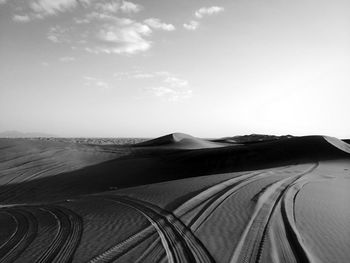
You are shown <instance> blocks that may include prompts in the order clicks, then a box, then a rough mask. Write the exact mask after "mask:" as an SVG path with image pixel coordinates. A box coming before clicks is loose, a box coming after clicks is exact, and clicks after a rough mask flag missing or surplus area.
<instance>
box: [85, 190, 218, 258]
mask: <svg viewBox="0 0 350 263" xmlns="http://www.w3.org/2000/svg"><path fill="white" fill-rule="evenodd" d="M104 199H107V200H112V201H114V202H118V203H121V204H123V205H126V206H129V207H131V208H133V209H136V210H137V211H138V212H140V213H142V214H143V215H144V216H145V217H146V218H147V219H148V220H149V221H150V223H151V224H152V225H153V226H154V228H155V229H156V230H157V232H158V234H159V237H160V239H161V242H162V244H163V247H164V249H165V251H166V255H167V258H168V261H169V262H213V261H214V260H213V259H212V257H211V256H210V255H209V253H208V251H207V250H206V249H205V247H204V246H203V245H202V243H201V242H200V241H199V240H198V239H197V238H196V237H195V236H194V235H193V234H192V232H191V231H190V230H189V229H188V228H187V227H186V226H185V225H184V224H183V223H182V222H181V221H180V220H179V219H178V218H176V217H175V216H174V215H173V214H172V213H170V212H168V211H166V210H163V209H161V208H160V207H158V206H155V205H153V204H150V203H147V202H144V201H140V200H137V199H133V198H130V197H121V196H118V197H116V196H107V198H106V197H104ZM90 262H92V261H90ZM94 262H96V261H94Z"/></svg>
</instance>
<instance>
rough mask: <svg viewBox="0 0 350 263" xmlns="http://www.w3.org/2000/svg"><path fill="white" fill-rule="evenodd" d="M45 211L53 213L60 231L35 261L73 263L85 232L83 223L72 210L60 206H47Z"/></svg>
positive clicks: (40, 262) (39, 262) (38, 262)
mask: <svg viewBox="0 0 350 263" xmlns="http://www.w3.org/2000/svg"><path fill="white" fill-rule="evenodd" d="M42 209H43V210H46V211H48V212H49V213H51V214H52V215H53V216H54V217H55V218H56V220H57V224H58V230H57V233H56V236H55V238H54V240H53V241H52V242H51V243H50V245H49V247H48V248H47V249H46V251H45V252H44V253H43V254H42V255H41V256H40V257H39V258H38V259H37V260H36V261H35V262H37V263H43V262H50V263H51V262H71V261H72V259H73V256H74V252H75V250H76V249H77V247H78V245H79V243H80V239H81V235H82V230H83V221H82V219H81V218H80V216H78V215H77V214H76V213H74V212H73V211H72V210H70V209H67V208H64V207H60V206H47V207H44V208H42Z"/></svg>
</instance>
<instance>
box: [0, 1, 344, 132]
mask: <svg viewBox="0 0 350 263" xmlns="http://www.w3.org/2000/svg"><path fill="white" fill-rule="evenodd" d="M349 14H350V1H348V0H332V1H329V0H293V1H290V0H212V1H209V0H177V1H173V0H144V1H141V0H130V1H126V0H125V1H123V0H0V58H1V59H0V131H6V130H17V131H21V132H44V133H49V134H55V135H58V136H65V137H156V136H161V135H164V134H167V133H172V132H183V133H188V134H191V135H193V136H198V137H223V136H234V135H238V134H250V133H264V134H293V135H308V134H323V135H330V136H336V137H340V138H350V121H349V113H350V101H349V98H350V16H349Z"/></svg>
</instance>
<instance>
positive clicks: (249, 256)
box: [231, 163, 318, 262]
mask: <svg viewBox="0 0 350 263" xmlns="http://www.w3.org/2000/svg"><path fill="white" fill-rule="evenodd" d="M317 167H318V163H317V164H315V165H313V166H312V167H311V168H309V169H307V170H306V171H305V172H303V173H301V174H298V175H296V176H293V177H292V178H290V177H288V178H286V179H283V180H280V181H278V182H276V183H274V184H272V185H271V186H270V187H269V188H268V189H266V191H265V192H264V193H263V194H262V195H261V196H260V197H259V200H258V204H257V207H256V209H255V212H254V214H253V216H252V218H251V220H250V221H249V222H248V224H247V227H246V229H245V231H244V232H243V234H242V236H241V239H240V241H239V243H238V245H237V247H236V249H235V251H234V253H233V255H232V257H231V262H259V261H260V257H261V253H262V249H263V245H264V239H265V236H266V233H267V230H268V226H269V222H270V220H271V217H272V214H273V213H274V211H275V209H276V207H277V205H278V204H279V203H280V202H281V199H282V197H283V195H284V194H285V193H286V191H287V190H288V188H289V186H290V185H291V184H293V183H294V182H296V181H297V180H298V179H300V178H301V177H303V176H305V175H306V174H309V173H311V172H312V171H314V170H315V169H316V168H317Z"/></svg>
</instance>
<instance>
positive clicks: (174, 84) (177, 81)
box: [164, 77, 188, 88]
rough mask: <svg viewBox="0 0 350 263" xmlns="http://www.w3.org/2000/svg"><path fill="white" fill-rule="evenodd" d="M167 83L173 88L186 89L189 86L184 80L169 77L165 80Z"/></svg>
mask: <svg viewBox="0 0 350 263" xmlns="http://www.w3.org/2000/svg"><path fill="white" fill-rule="evenodd" d="M164 82H165V83H167V84H169V85H170V86H171V87H175V88H178V87H186V86H188V81H187V80H184V79H179V78H177V77H167V78H166V79H165V80H164Z"/></svg>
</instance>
